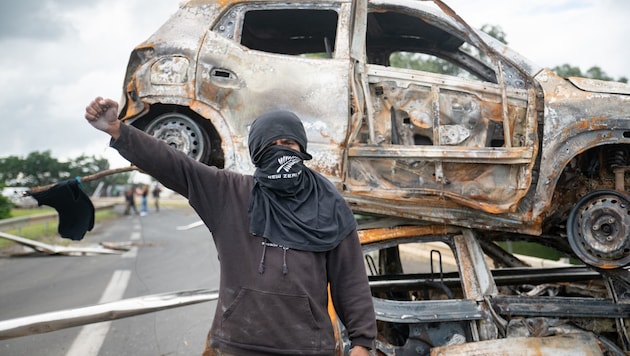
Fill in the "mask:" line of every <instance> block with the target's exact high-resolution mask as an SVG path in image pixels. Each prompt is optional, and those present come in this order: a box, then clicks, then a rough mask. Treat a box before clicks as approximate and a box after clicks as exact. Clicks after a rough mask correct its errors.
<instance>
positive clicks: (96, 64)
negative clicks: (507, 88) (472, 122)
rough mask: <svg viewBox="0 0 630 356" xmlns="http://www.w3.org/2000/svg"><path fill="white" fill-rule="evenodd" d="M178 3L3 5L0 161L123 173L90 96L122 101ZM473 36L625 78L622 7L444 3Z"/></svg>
mask: <svg viewBox="0 0 630 356" xmlns="http://www.w3.org/2000/svg"><path fill="white" fill-rule="evenodd" d="M180 2H181V0H107V1H105V0H20V1H2V2H1V3H0V48H1V49H2V50H1V52H0V53H1V55H0V120H1V122H2V123H3V125H2V126H3V128H2V129H1V130H0V142H1V143H2V144H1V145H0V158H1V157H7V156H19V157H26V156H27V155H28V154H29V153H31V152H34V151H40V152H42V151H50V152H51V154H52V156H53V157H55V158H57V159H59V160H62V161H64V160H68V159H73V158H76V157H78V156H80V155H81V154H85V155H88V156H97V157H100V158H106V159H108V160H109V161H110V163H111V165H112V168H115V167H122V166H126V165H128V162H126V161H125V160H124V159H122V158H120V156H119V155H118V153H117V152H116V151H115V150H113V149H112V148H109V147H108V144H109V139H108V137H107V135H106V134H104V133H102V132H99V131H97V130H95V129H93V128H92V127H91V126H90V125H89V124H88V123H87V122H86V121H85V119H84V118H83V113H84V110H85V106H86V105H87V104H88V103H89V101H90V100H92V99H93V98H94V97H96V96H103V97H110V98H113V99H115V100H118V99H120V97H121V93H122V80H123V76H124V72H125V68H126V64H127V61H128V59H129V54H130V53H131V50H132V49H133V47H135V46H136V45H138V44H140V43H141V42H143V41H144V40H146V39H147V38H148V37H149V35H150V34H151V33H153V32H154V31H155V30H157V29H158V27H159V26H160V25H161V24H162V23H164V22H165V21H166V20H167V19H168V18H169V17H170V16H171V15H172V14H174V13H175V12H176V11H177V9H178V7H179V4H180ZM445 2H446V3H447V4H448V5H449V6H450V7H451V8H453V9H454V10H455V11H456V12H457V13H458V14H459V15H460V16H461V17H462V18H463V19H464V20H466V21H467V22H468V23H469V24H470V25H471V26H472V27H474V28H480V27H481V26H482V25H484V24H490V25H496V26H499V27H501V28H502V29H503V31H504V32H505V33H506V40H507V42H508V44H509V46H510V47H512V48H513V49H515V50H516V51H517V52H519V53H521V54H522V55H524V56H525V57H527V58H529V59H530V60H532V61H534V62H536V63H538V64H540V65H542V66H545V67H549V68H551V67H554V66H557V65H562V64H564V63H569V64H571V65H572V66H577V67H580V69H582V71H586V70H587V69H588V68H590V67H592V66H599V67H600V68H601V69H602V70H604V71H605V72H606V73H607V74H608V75H609V76H611V77H613V78H619V77H622V76H625V77H627V78H630V46H628V45H627V39H626V36H627V35H628V34H630V1H628V0H528V1H503V0H474V1H472V0H445Z"/></svg>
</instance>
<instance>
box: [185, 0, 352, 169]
mask: <svg viewBox="0 0 630 356" xmlns="http://www.w3.org/2000/svg"><path fill="white" fill-rule="evenodd" d="M349 7H350V4H349V3H342V4H340V3H328V2H322V1H314V2H312V3H307V2H299V3H295V4H293V3H284V2H283V3H278V4H274V3H249V2H248V3H242V4H236V5H234V6H233V7H232V8H230V9H229V10H228V11H227V12H226V13H224V14H223V15H222V18H221V20H219V22H218V24H217V25H216V26H214V28H213V29H212V30H211V31H209V32H208V34H207V36H206V38H205V40H204V43H203V46H202V49H201V51H200V59H199V61H198V63H199V65H198V68H197V74H196V76H197V83H196V90H197V97H198V98H199V100H202V101H205V102H206V103H208V104H210V105H212V106H214V107H216V108H217V110H218V111H220V112H221V115H222V116H223V118H224V119H225V121H226V125H228V126H230V127H231V128H232V140H233V142H234V144H235V145H237V146H238V147H240V149H241V150H245V149H246V143H247V139H246V135H247V128H248V126H249V124H250V123H251V121H252V120H253V118H255V117H257V116H258V115H260V114H262V113H264V112H267V111H270V110H276V109H286V110H291V111H293V112H295V113H296V114H297V115H298V116H299V117H300V118H301V119H302V121H303V122H304V126H305V129H306V131H307V136H308V139H309V143H308V145H309V152H311V153H312V154H313V161H311V162H310V164H311V165H312V166H313V167H314V168H315V169H317V170H318V171H320V172H322V173H324V174H325V175H327V176H329V177H331V179H333V180H337V181H339V177H340V174H341V173H340V172H341V161H342V150H341V148H340V147H341V146H342V145H343V144H344V143H345V139H346V132H347V127H348V115H349V89H348V83H349V74H348V73H349V71H350V70H349V69H350V61H349V54H348V52H349V45H348V31H349V30H348V21H347V19H346V17H347V16H349V12H350V11H349Z"/></svg>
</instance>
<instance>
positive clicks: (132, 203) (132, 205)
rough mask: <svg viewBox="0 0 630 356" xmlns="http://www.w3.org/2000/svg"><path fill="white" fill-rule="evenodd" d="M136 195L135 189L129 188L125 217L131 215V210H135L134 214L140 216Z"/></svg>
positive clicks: (126, 197)
mask: <svg viewBox="0 0 630 356" xmlns="http://www.w3.org/2000/svg"><path fill="white" fill-rule="evenodd" d="M135 195H136V193H135V192H134V189H133V187H129V188H127V190H126V191H125V203H126V205H125V215H129V214H130V213H131V210H133V212H134V214H136V215H138V209H137V208H136V198H135Z"/></svg>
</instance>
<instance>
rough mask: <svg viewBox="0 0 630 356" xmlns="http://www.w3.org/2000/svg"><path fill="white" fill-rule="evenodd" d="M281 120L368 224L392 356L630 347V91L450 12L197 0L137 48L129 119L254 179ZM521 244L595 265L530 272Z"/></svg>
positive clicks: (125, 108)
mask: <svg viewBox="0 0 630 356" xmlns="http://www.w3.org/2000/svg"><path fill="white" fill-rule="evenodd" d="M533 40H534V39H533ZM405 57H411V58H423V59H430V60H434V61H442V62H438V63H445V66H449V68H455V69H456V70H454V71H451V72H450V73H455V74H443V73H434V72H427V71H421V70H415V69H408V68H400V67H395V66H394V64H396V63H399V62H400V61H396V60H393V59H396V58H405ZM272 109H288V110H291V111H293V112H295V113H296V114H297V115H298V116H300V117H301V118H302V120H303V121H304V125H305V127H306V130H307V134H308V137H309V148H310V151H312V154H313V160H312V161H311V167H312V168H314V169H316V170H318V171H319V172H321V173H323V174H324V175H326V176H327V177H328V178H329V179H330V180H331V181H333V182H334V183H335V184H336V185H337V187H338V188H339V190H340V191H341V192H342V194H343V195H344V196H345V198H346V199H347V201H348V202H349V203H350V204H351V206H352V208H353V209H354V211H355V212H356V213H357V214H358V215H360V216H362V217H365V218H366V221H367V222H362V223H361V224H360V227H361V229H362V231H361V233H362V235H361V236H362V239H363V240H362V242H363V245H364V247H365V249H366V258H368V261H370V263H369V264H368V265H369V266H371V268H370V273H371V275H372V276H371V283H372V285H373V292H374V297H375V303H376V304H375V305H376V308H377V313H378V316H379V323H380V332H381V335H380V336H381V339H380V340H379V347H378V349H379V351H380V352H381V353H383V354H388V355H416V354H429V353H430V352H432V353H434V354H440V353H441V352H444V353H445V352H462V353H464V352H467V351H466V349H464V348H465V347H475V348H476V350H482V348H484V347H487V348H489V349H488V350H489V351H484V352H488V354H490V353H489V352H491V350H492V348H493V347H495V348H496V347H500V346H498V345H500V343H501V342H503V341H505V340H509V341H507V342H508V344H509V345H516V344H515V343H518V342H520V343H523V344H522V345H523V346H525V345H529V346H530V347H534V348H540V349H541V350H542V349H543V348H544V347H547V346H548V345H549V344H552V346H557V347H558V348H559V349H562V348H567V349H570V350H574V349H571V347H576V345H580V346H579V348H580V349H581V350H587V349H589V348H596V349H597V350H600V349H601V350H607V352H613V353H614V352H628V351H630V340H629V338H628V330H627V326H626V320H627V317H628V312H629V310H628V307H627V306H628V305H629V304H625V303H624V301H625V302H627V301H628V299H627V297H628V293H629V292H630V283H629V278H628V276H627V274H628V272H627V270H626V269H625V267H626V266H627V265H628V264H629V263H630V197H629V196H628V193H627V187H628V186H629V185H630V173H629V171H630V86H628V85H626V84H622V83H611V82H602V81H596V80H589V79H584V78H568V79H564V78H561V77H559V76H557V75H556V74H554V73H553V72H551V71H549V70H547V69H545V68H541V67H539V66H537V65H535V64H533V63H531V62H530V61H528V60H527V59H526V58H524V57H522V56H521V55H519V54H517V53H516V52H514V51H512V50H511V49H510V48H508V47H506V46H504V45H503V44H502V43H500V42H498V41H496V40H494V39H493V38H491V37H489V36H487V35H485V34H483V33H479V32H477V31H475V30H473V29H472V28H470V27H469V26H468V25H467V24H466V23H465V22H463V21H462V20H461V19H460V18H459V17H458V16H457V14H456V13H455V12H453V11H452V10H451V9H450V8H448V7H447V6H446V5H444V4H443V3H441V2H440V1H438V0H434V1H433V4H431V3H426V2H418V1H405V0H374V1H368V0H358V1H350V0H347V1H346V0H340V1H327V0H318V1H314V0H311V1H308V0H290V1H281V2H280V1H248V0H240V1H230V2H224V1H212V0H207V1H190V2H189V3H187V4H184V5H182V6H181V8H180V9H179V11H178V12H177V13H176V14H174V15H173V16H172V17H171V18H170V19H169V20H168V21H167V22H166V23H165V24H164V25H163V26H162V27H161V28H160V29H159V30H158V31H157V32H156V33H155V34H154V35H153V36H151V38H149V39H148V40H147V41H146V42H145V43H143V44H141V45H139V46H138V47H136V48H135V50H134V51H133V53H132V54H131V58H130V61H129V66H128V69H127V74H126V77H125V82H124V93H123V98H122V105H121V112H120V118H121V119H122V120H125V121H127V122H128V123H131V124H132V125H135V126H137V127H139V128H141V129H143V130H145V131H147V132H149V133H150V134H152V135H154V136H156V137H158V138H160V139H163V140H165V141H167V142H168V143H169V144H171V145H173V146H174V147H176V148H178V149H180V150H182V151H184V152H186V153H187V154H188V155H190V156H191V157H193V158H195V159H197V160H199V161H202V162H204V163H206V164H209V165H216V166H219V167H223V168H226V169H231V170H236V171H240V172H251V171H252V170H253V167H252V166H251V163H250V161H249V155H248V149H247V146H246V144H247V133H248V128H249V125H250V123H251V121H252V119H253V118H255V117H256V116H258V115H260V114H262V113H264V112H267V111H269V110H272ZM513 240H526V241H535V242H538V243H542V244H544V245H547V246H551V247H553V248H555V249H557V250H559V251H561V252H563V253H566V254H567V255H571V256H573V257H574V261H577V260H580V261H581V262H583V263H585V264H586V265H579V266H578V265H567V266H565V267H553V268H552V269H549V268H533V267H527V264H526V263H525V262H523V261H521V260H520V259H518V258H516V257H515V256H514V255H513V254H511V253H509V252H508V251H507V250H506V249H504V248H503V247H502V246H505V244H503V243H499V242H502V241H507V242H510V241H513ZM419 242H425V243H427V242H431V243H438V242H439V243H441V244H443V245H445V246H447V247H448V249H447V250H449V251H450V252H449V253H451V254H452V255H453V259H454V261H455V266H456V267H457V268H456V269H455V270H453V271H451V272H443V271H442V267H443V264H442V263H439V262H437V261H439V260H440V256H441V253H436V252H431V251H433V249H429V250H428V251H429V252H427V253H428V254H429V257H428V260H426V261H427V262H426V264H427V265H430V266H431V267H435V269H434V270H433V271H432V272H423V273H411V274H410V273H408V272H407V271H406V270H405V268H404V264H403V263H402V261H403V259H402V258H401V248H400V245H405V246H407V247H406V248H407V249H409V246H416V245H410V244H409V243H419ZM413 249H416V248H415V247H413V248H412V250H413ZM418 250H420V249H418ZM552 335H555V336H552ZM521 337H524V338H521ZM484 340H486V341H485V342H486V343H482V344H479V343H477V342H479V341H484ZM576 340H578V342H576ZM493 342H494V343H495V344H493ZM545 345H547V346H545ZM483 350H486V349H483ZM589 350H590V349H589ZM468 351H470V350H468ZM583 352H584V351H583ZM600 352H601V351H600Z"/></svg>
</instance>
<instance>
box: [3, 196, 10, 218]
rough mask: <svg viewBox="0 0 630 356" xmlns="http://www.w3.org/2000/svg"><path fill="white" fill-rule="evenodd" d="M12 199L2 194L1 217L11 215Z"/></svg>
mask: <svg viewBox="0 0 630 356" xmlns="http://www.w3.org/2000/svg"><path fill="white" fill-rule="evenodd" d="M11 205H12V204H11V201H10V200H9V198H7V197H5V196H4V195H0V219H6V218H10V217H11Z"/></svg>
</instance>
